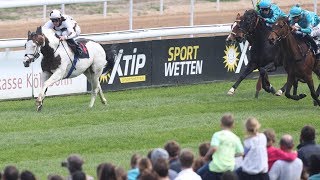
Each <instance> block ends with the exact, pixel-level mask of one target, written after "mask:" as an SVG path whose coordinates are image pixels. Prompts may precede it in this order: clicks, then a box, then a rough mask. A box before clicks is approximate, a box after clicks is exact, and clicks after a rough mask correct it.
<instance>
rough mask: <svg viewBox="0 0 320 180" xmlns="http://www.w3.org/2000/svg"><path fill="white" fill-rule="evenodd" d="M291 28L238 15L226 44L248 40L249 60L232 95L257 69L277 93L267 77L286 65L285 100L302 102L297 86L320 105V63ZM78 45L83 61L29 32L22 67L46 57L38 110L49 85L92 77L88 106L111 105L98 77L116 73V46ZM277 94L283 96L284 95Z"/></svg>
mask: <svg viewBox="0 0 320 180" xmlns="http://www.w3.org/2000/svg"><path fill="white" fill-rule="evenodd" d="M290 28H291V27H290V26H289V24H288V20H287V19H286V18H279V19H278V21H277V22H276V23H275V24H274V25H273V26H272V28H270V27H268V26H267V25H266V23H265V22H264V19H263V18H261V17H260V16H259V15H258V13H257V12H256V11H255V10H253V9H251V10H247V11H245V13H244V14H243V15H242V16H241V15H240V14H238V15H237V17H236V20H235V22H234V23H233V25H232V27H231V29H232V30H231V33H230V35H229V36H228V37H227V39H226V41H227V42H228V43H235V42H238V43H240V42H243V41H245V40H247V41H248V42H249V43H250V45H251V49H250V56H251V58H250V59H251V60H250V61H249V63H248V65H247V67H246V69H245V71H244V72H243V73H242V74H241V76H240V77H239V79H238V80H237V81H236V83H235V84H234V85H233V86H232V88H231V89H230V90H229V92H228V94H233V93H234V92H235V90H236V89H237V87H238V86H239V84H240V83H241V81H242V80H243V79H244V78H245V77H246V76H247V75H249V74H250V73H251V72H253V70H255V69H258V70H259V73H260V79H261V82H262V88H263V89H264V90H265V91H267V92H271V93H276V92H275V89H274V87H272V85H271V84H270V82H269V78H268V74H267V73H268V72H270V71H275V70H276V69H277V67H279V66H284V69H285V70H286V72H287V73H288V78H287V82H286V83H285V85H284V86H283V87H282V91H284V92H285V95H286V97H287V98H290V99H294V100H299V99H302V98H304V97H305V96H306V95H305V94H299V95H297V86H298V81H300V82H305V83H307V84H308V87H309V89H310V92H311V96H312V98H313V100H314V105H319V106H320V100H319V94H320V85H319V86H318V88H317V90H315V87H314V83H313V79H312V72H314V73H315V74H316V75H317V76H318V78H320V62H319V60H316V57H315V55H314V53H313V52H312V50H311V49H310V47H309V45H308V44H307V43H305V41H304V40H303V38H301V37H296V36H294V35H293V34H292V33H291V29H290ZM78 42H79V43H81V45H82V47H85V52H86V53H85V54H84V56H82V57H77V56H75V54H74V52H73V51H72V49H71V48H70V47H69V46H68V45H67V42H66V41H60V40H59V38H58V37H57V36H56V35H55V32H54V30H52V29H44V28H42V27H38V28H37V30H36V31H35V32H32V33H31V32H30V31H29V32H28V40H27V43H26V44H25V51H26V53H25V56H24V65H25V66H26V67H27V66H29V64H30V63H31V62H33V61H34V60H35V59H36V58H38V57H39V54H40V52H41V54H42V55H43V59H42V61H41V68H42V70H43V72H42V76H41V77H42V79H41V84H42V88H41V91H40V94H39V95H38V97H37V99H36V108H37V111H40V110H41V108H42V106H43V100H44V98H45V94H46V91H47V88H48V87H49V86H50V85H51V84H53V83H55V82H57V81H59V80H61V79H64V78H72V77H76V76H79V75H81V74H84V75H85V76H86V77H87V78H88V81H89V82H90V83H91V86H92V92H91V101H90V104H89V107H92V106H93V105H94V102H95V99H96V96H97V94H99V96H100V99H101V102H102V103H103V104H106V103H107V100H106V98H105V97H104V94H103V92H102V89H101V86H100V83H99V77H100V76H101V75H102V74H104V73H107V72H108V71H110V70H112V68H113V65H114V59H115V54H116V51H115V48H114V47H113V46H112V47H113V48H111V49H109V50H105V49H103V47H102V46H101V45H100V44H99V43H96V42H94V41H91V40H87V39H79V40H78ZM292 86H294V91H293V95H291V94H290V91H291V88H292ZM277 93H278V94H279V95H280V94H281V92H277Z"/></svg>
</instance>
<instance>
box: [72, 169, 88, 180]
mask: <svg viewBox="0 0 320 180" xmlns="http://www.w3.org/2000/svg"><path fill="white" fill-rule="evenodd" d="M71 177H72V180H86V174H85V173H84V172H82V171H76V172H73V173H72V174H71Z"/></svg>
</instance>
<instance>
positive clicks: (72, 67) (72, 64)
mask: <svg viewBox="0 0 320 180" xmlns="http://www.w3.org/2000/svg"><path fill="white" fill-rule="evenodd" d="M60 43H61V44H62V47H63V49H64V50H65V52H66V53H67V55H68V57H69V60H70V62H71V66H72V68H74V70H77V69H76V67H74V65H73V62H72V60H71V58H70V56H69V53H68V51H67V49H66V48H65V47H64V44H63V43H62V42H61V41H59V45H60Z"/></svg>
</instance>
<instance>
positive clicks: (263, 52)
mask: <svg viewBox="0 0 320 180" xmlns="http://www.w3.org/2000/svg"><path fill="white" fill-rule="evenodd" d="M231 29H232V30H231V33H230V35H229V36H228V37H227V39H226V41H227V43H234V42H238V43H240V42H243V41H245V40H248V41H249V43H250V45H251V50H250V56H251V60H250V61H249V63H248V65H247V67H246V69H245V71H244V72H243V73H242V74H241V75H240V77H239V78H238V80H237V81H236V82H235V84H234V85H233V86H232V88H231V89H230V90H229V92H228V94H233V93H234V91H235V90H236V89H237V87H238V86H239V84H240V83H241V81H242V80H243V79H244V78H245V77H246V76H248V75H249V74H250V73H252V71H253V70H255V69H258V70H259V73H260V79H261V82H262V87H263V89H264V90H265V91H267V92H272V93H273V94H274V93H275V90H274V88H273V87H272V86H271V84H270V82H269V80H268V76H267V72H272V71H275V70H276V67H278V66H281V65H282V61H281V55H280V52H279V48H277V47H275V46H272V45H270V44H269V43H268V35H269V34H270V32H271V28H269V27H267V26H266V24H265V22H264V20H263V18H260V17H259V15H258V13H257V12H256V11H255V10H253V9H252V10H248V11H246V12H245V13H244V15H243V16H240V14H238V15H237V17H236V20H235V22H234V23H233V25H232V26H231ZM257 85H258V84H257ZM257 87H258V86H257ZM257 92H258V89H257ZM256 95H257V93H256Z"/></svg>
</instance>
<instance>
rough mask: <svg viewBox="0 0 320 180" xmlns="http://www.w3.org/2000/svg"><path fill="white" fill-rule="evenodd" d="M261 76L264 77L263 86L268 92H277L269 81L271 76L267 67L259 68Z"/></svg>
mask: <svg viewBox="0 0 320 180" xmlns="http://www.w3.org/2000/svg"><path fill="white" fill-rule="evenodd" d="M259 72H260V76H261V77H262V88H263V89H264V90H265V91H266V92H268V93H272V94H275V93H276V90H275V89H274V88H273V87H272V85H271V84H270V81H269V77H268V74H267V71H266V69H265V68H259Z"/></svg>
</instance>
